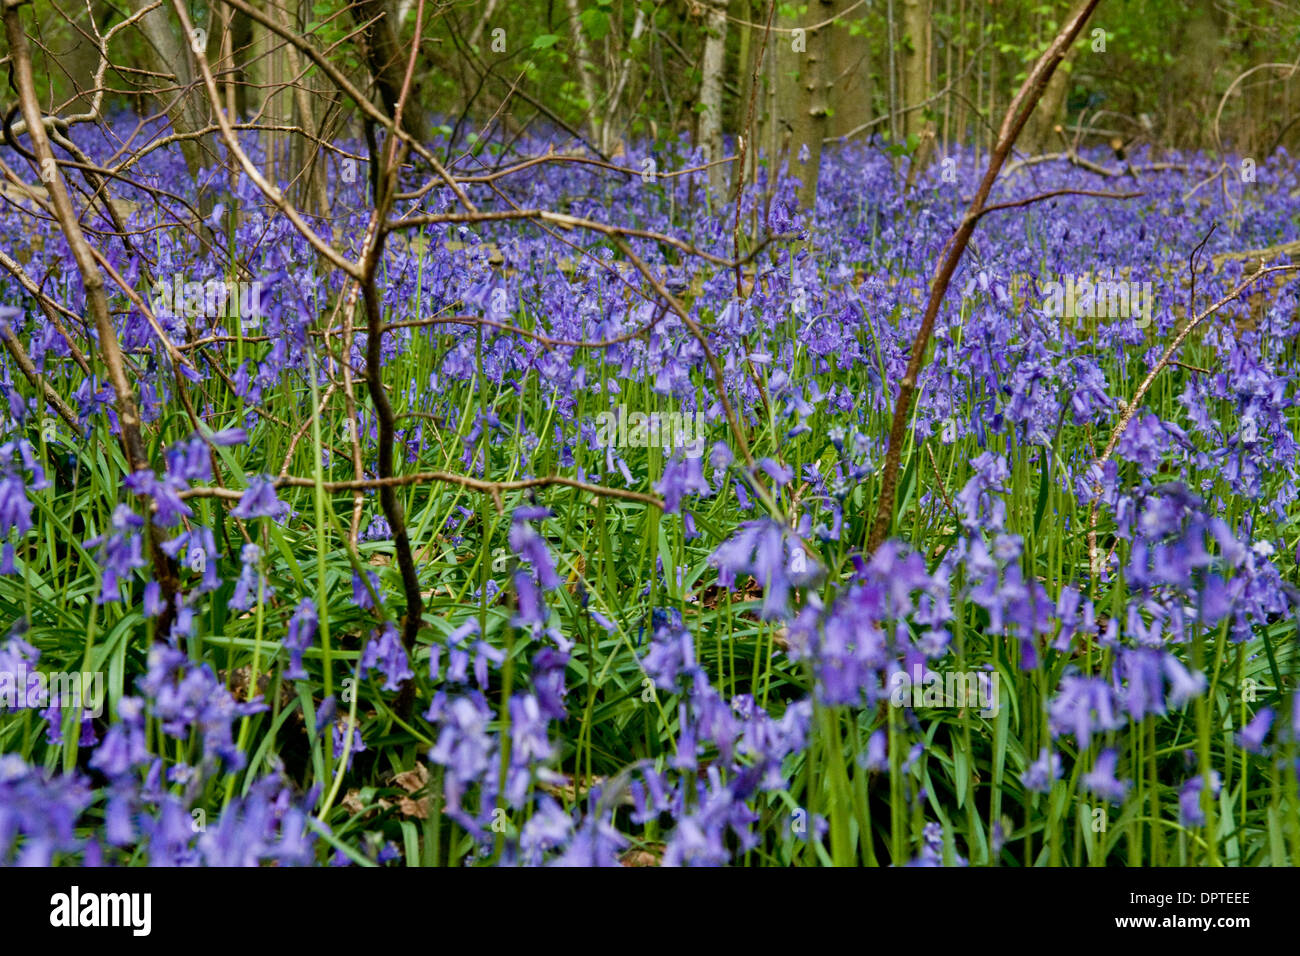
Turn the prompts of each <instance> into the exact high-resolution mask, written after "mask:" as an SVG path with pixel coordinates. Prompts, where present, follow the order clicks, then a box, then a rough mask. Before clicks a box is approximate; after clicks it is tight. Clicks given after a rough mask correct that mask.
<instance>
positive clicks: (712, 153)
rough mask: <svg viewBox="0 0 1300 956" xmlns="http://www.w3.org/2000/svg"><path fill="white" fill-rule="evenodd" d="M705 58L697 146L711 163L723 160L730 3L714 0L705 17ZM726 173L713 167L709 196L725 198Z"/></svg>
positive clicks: (701, 68)
mask: <svg viewBox="0 0 1300 956" xmlns="http://www.w3.org/2000/svg"><path fill="white" fill-rule="evenodd" d="M704 29H705V37H704V56H703V58H702V59H701V61H700V101H699V106H700V110H699V132H698V135H697V137H696V143H697V144H698V145H700V146H702V147H704V155H705V156H706V157H707V158H708V161H709V162H714V161H716V160H719V159H721V158H722V84H723V71H724V70H725V69H726V63H727V0H710V2H709V5H708V8H707V10H706V12H705V14H704ZM725 177H726V170H725V169H723V167H721V166H711V167H709V192H710V193H711V194H712V196H713V198H714V199H715V200H717V199H719V198H720V197H721V195H722V190H723V188H724V183H725Z"/></svg>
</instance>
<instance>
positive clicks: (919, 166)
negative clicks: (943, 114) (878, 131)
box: [902, 0, 934, 186]
mask: <svg viewBox="0 0 1300 956" xmlns="http://www.w3.org/2000/svg"><path fill="white" fill-rule="evenodd" d="M902 50H903V109H904V110H905V111H906V112H905V113H904V114H903V136H904V137H905V138H906V139H907V143H908V146H909V147H911V146H915V152H913V153H912V162H911V166H910V167H909V168H908V172H907V181H908V185H909V186H910V185H911V184H912V183H914V182H915V181H916V177H917V175H918V174H919V173H920V172H921V170H923V169H925V167H926V165H927V164H928V163H929V162H930V155H931V153H932V152H933V151H934V121H933V120H932V119H931V118H930V115H929V114H930V107H929V104H928V103H927V102H926V101H927V100H929V98H930V50H931V46H930V0H903V43H902Z"/></svg>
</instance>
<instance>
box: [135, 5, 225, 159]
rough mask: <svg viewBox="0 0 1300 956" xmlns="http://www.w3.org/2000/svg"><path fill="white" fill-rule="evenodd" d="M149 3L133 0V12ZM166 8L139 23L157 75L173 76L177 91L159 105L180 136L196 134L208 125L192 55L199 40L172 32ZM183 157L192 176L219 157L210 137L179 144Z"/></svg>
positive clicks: (161, 96)
mask: <svg viewBox="0 0 1300 956" xmlns="http://www.w3.org/2000/svg"><path fill="white" fill-rule="evenodd" d="M149 5H150V4H149V0H130V6H131V10H132V12H135V11H138V10H142V9H144V8H145V7H148V6H149ZM170 10H171V7H170V6H169V5H167V4H163V5H160V6H155V7H154V8H153V9H152V10H150V11H149V12H148V13H146V14H145V15H144V16H142V17H141V18H140V20H139V21H138V22H139V24H140V31H141V32H142V33H143V34H144V37H145V40H146V41H147V42H146V44H145V55H146V59H147V61H148V62H149V64H150V68H151V69H152V70H153V71H154V72H155V73H161V74H163V75H164V76H172V77H174V79H175V87H176V88H175V89H173V90H163V91H161V92H160V94H159V101H160V102H161V103H162V105H163V107H164V108H165V109H166V111H167V118H168V119H169V120H170V121H171V124H172V128H173V129H174V130H175V131H176V132H178V133H195V132H197V131H198V130H201V129H203V128H204V127H206V126H207V125H208V107H207V102H208V101H207V98H206V97H205V96H204V95H203V93H202V91H201V90H200V89H198V88H197V87H196V85H195V82H194V73H195V70H194V63H193V61H192V59H191V55H190V44H191V42H197V40H199V39H206V38H204V37H200V38H190V37H182V36H181V35H180V30H179V28H175V29H174V28H173V26H172V21H171V17H170V15H169V11H170ZM180 148H181V155H183V156H184V157H185V166H186V168H187V169H188V170H189V171H190V175H191V176H195V175H197V174H198V171H199V170H200V169H201V168H202V167H203V166H205V165H210V164H211V163H212V162H213V160H214V159H215V157H216V154H215V153H214V152H213V151H212V149H211V146H210V143H209V142H208V138H207V137H203V138H201V139H185V140H181V141H180Z"/></svg>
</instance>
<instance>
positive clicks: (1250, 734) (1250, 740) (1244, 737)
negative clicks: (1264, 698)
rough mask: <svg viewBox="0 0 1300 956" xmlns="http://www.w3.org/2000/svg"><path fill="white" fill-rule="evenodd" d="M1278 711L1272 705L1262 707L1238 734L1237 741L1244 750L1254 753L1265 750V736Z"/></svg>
mask: <svg viewBox="0 0 1300 956" xmlns="http://www.w3.org/2000/svg"><path fill="white" fill-rule="evenodd" d="M1275 716H1276V712H1275V711H1274V710H1273V708H1272V707H1262V708H1260V711H1259V713H1257V714H1256V715H1255V716H1254V718H1253V719H1252V720H1251V722H1250V723H1248V724H1247V725H1246V726H1245V727H1243V728H1242V729H1241V732H1240V733H1238V734H1237V743H1238V744H1240V745H1241V747H1242V749H1243V750H1248V751H1250V752H1251V753H1253V754H1258V753H1263V752H1264V738H1265V737H1267V736H1268V731H1269V728H1271V727H1272V726H1273V718H1274V717H1275Z"/></svg>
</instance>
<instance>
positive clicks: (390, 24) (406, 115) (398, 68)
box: [349, 0, 424, 140]
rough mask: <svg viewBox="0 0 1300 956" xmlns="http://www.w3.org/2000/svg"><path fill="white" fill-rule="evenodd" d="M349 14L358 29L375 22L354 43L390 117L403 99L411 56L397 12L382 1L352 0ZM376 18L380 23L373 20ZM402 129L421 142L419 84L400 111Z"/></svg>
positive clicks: (417, 38) (413, 85)
mask: <svg viewBox="0 0 1300 956" xmlns="http://www.w3.org/2000/svg"><path fill="white" fill-rule="evenodd" d="M349 10H350V12H351V14H352V19H353V20H354V21H355V22H356V24H357V25H358V26H360V25H361V24H363V23H369V22H370V21H372V20H373V21H374V22H373V23H370V26H369V27H367V28H366V29H365V30H363V31H362V32H361V34H360V35H359V36H358V38H357V39H358V43H359V45H360V48H361V52H362V55H363V56H364V57H365V60H366V66H367V67H368V68H369V69H370V75H371V76H372V77H373V78H374V81H375V88H376V89H377V90H378V91H379V98H380V100H381V101H382V102H383V104H384V111H385V112H386V113H388V115H389V116H390V117H391V116H392V115H393V112H394V110H395V109H396V108H397V100H398V98H399V97H400V96H401V95H402V82H403V80H404V79H405V77H406V61H407V58H408V56H409V55H410V46H409V45H404V44H403V43H402V41H401V38H400V37H401V24H400V23H399V22H398V19H397V12H396V10H395V9H394V7H393V5H390V4H387V3H385V2H384V0H353V3H352V5H351V6H350V7H349ZM376 17H378V18H379V19H378V20H375V18H376ZM412 42H419V37H415V38H413V40H412ZM402 128H403V129H405V130H406V131H407V132H408V133H410V134H411V135H412V136H413V137H414V138H416V139H418V140H423V139H424V122H423V119H422V110H421V108H420V91H419V83H418V82H415V81H414V80H412V87H411V94H410V96H409V98H408V100H407V108H406V109H404V110H403V111H402Z"/></svg>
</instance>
